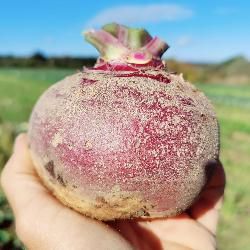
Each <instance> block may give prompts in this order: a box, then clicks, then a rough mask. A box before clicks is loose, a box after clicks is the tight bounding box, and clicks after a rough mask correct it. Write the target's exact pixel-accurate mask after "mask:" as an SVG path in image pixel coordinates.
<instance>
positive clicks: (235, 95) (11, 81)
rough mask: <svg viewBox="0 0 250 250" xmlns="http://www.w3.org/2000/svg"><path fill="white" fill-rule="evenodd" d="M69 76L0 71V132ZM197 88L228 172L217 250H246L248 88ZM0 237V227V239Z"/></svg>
mask: <svg viewBox="0 0 250 250" xmlns="http://www.w3.org/2000/svg"><path fill="white" fill-rule="evenodd" d="M73 72H74V70H63V69H0V125H1V121H2V123H3V122H4V123H5V125H2V130H3V128H5V129H6V131H7V130H8V131H9V130H11V129H13V130H14V132H13V133H12V134H11V136H10V137H11V139H10V140H12V136H13V135H14V134H15V133H16V131H17V130H18V129H20V126H18V124H20V123H23V122H26V121H27V120H28V117H29V114H30V112H31V109H32V106H33V104H34V103H35V101H36V100H37V98H38V96H39V95H40V94H41V93H42V92H43V91H44V90H45V89H46V88H47V87H48V86H49V85H50V84H52V83H53V82H55V81H57V80H59V79H61V78H62V77H64V76H66V75H68V74H71V73H73ZM197 86H198V88H200V89H201V90H203V91H204V92H205V93H206V94H207V96H208V97H209V98H210V99H211V100H212V101H213V103H214V104H215V107H216V111H217V114H218V118H219V121H220V126H221V160H222V162H223V164H224V167H225V169H226V176H227V187H226V195H225V203H224V207H223V210H222V216H221V220H220V225H219V230H218V249H221V250H248V249H250V237H249V232H250V195H249V194H250V185H249V181H250V85H242V86H232V85H230V86H229V85H222V84H197ZM13 124H14V125H13ZM1 138H4V132H1V127H0V139H1ZM6 140H8V139H6V138H5V141H4V143H5V146H2V148H3V149H2V150H5V151H6V150H7V149H6V148H10V146H8V147H7V146H6V143H7V144H8V143H9V144H11V142H6ZM0 143H1V142H0ZM0 150H1V145H0ZM0 154H1V152H0ZM6 154H7V153H6V152H5V155H6ZM5 158H6V157H5ZM5 158H3V159H5ZM0 164H1V163H0ZM0 213H1V210H0ZM0 227H1V224H0ZM1 237H2V236H1V229H0V241H1ZM0 248H1V245H0Z"/></svg>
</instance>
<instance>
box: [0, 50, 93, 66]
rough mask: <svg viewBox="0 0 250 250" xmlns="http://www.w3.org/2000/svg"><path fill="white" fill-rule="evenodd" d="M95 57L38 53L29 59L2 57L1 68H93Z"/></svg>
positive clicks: (0, 57)
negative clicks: (54, 55)
mask: <svg viewBox="0 0 250 250" xmlns="http://www.w3.org/2000/svg"><path fill="white" fill-rule="evenodd" d="M95 61H96V58H94V57H71V56H62V57H53V56H52V57H46V56H45V55H44V54H42V53H40V52H36V53H34V54H33V55H31V56H29V57H17V56H1V55H0V67H33V68H36V67H37V68H38V67H51V68H81V67H82V66H83V65H84V66H87V67H91V66H93V65H94V63H95Z"/></svg>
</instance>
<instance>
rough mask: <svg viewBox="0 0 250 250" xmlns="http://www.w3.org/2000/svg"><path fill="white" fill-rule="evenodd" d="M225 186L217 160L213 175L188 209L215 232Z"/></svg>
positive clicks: (194, 217)
mask: <svg viewBox="0 0 250 250" xmlns="http://www.w3.org/2000/svg"><path fill="white" fill-rule="evenodd" d="M224 188H225V173H224V170H223V167H222V165H221V163H220V162H219V163H218V164H217V165H216V166H215V169H214V173H213V176H212V177H211V179H210V180H209V182H208V183H207V185H206V188H205V189H204V190H203V191H202V193H201V196H200V198H199V200H198V201H197V202H196V203H195V204H194V205H193V206H192V207H191V208H190V209H189V211H188V212H189V215H190V216H191V217H192V218H193V219H195V220H196V221H197V222H199V223H200V224H201V225H202V226H204V227H205V228H207V229H208V230H209V231H210V232H211V233H213V234H215V233H216V228H217V224H218V218H219V210H220V208H221V206H222V203H223V194H224Z"/></svg>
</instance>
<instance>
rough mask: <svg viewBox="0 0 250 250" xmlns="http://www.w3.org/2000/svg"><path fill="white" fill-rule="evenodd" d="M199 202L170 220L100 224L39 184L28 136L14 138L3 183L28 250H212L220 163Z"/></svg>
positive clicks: (221, 182) (220, 183) (222, 179)
mask: <svg viewBox="0 0 250 250" xmlns="http://www.w3.org/2000/svg"><path fill="white" fill-rule="evenodd" d="M214 168H215V170H214V174H213V176H212V177H211V179H210V181H209V183H208V184H207V185H206V188H205V189H204V190H203V192H202V193H201V195H200V198H199V200H198V201H197V202H196V203H195V204H194V205H193V206H192V207H191V208H189V209H188V210H187V211H186V212H185V213H183V214H181V215H179V216H177V217H174V218H161V219H151V220H142V219H137V220H117V221H113V222H108V223H103V222H100V221H96V220H94V219H90V218H87V217H85V216H83V215H81V214H79V213H77V212H75V211H73V210H71V209H70V208H68V207H66V206H64V205H63V204H61V203H60V202H59V201H58V200H56V199H55V198H54V197H53V196H52V194H51V193H50V192H49V191H48V190H47V189H46V188H45V187H44V186H43V184H42V183H41V182H40V179H39V177H38V176H37V174H36V172H35V169H34V166H33V164H32V161H31V158H30V155H29V150H28V144H27V138H26V135H24V134H22V135H20V136H18V138H17V139H16V142H15V146H14V150H13V154H12V156H11V158H10V160H9V161H8V163H7V164H6V166H5V168H4V170H3V172H2V175H1V183H2V187H3V190H4V192H5V194H6V196H7V199H8V201H9V203H10V205H11V207H12V209H13V212H14V215H15V222H16V231H17V235H18V236H19V238H20V239H21V241H22V242H23V243H24V245H25V246H26V247H27V248H28V249H30V250H33V249H34V250H45V249H46V250H50V249H51V250H57V249H60V250H64V249H72V250H78V249H79V250H80V249H86V250H88V249H93V250H94V249H100V250H102V249H104V250H109V249H112V250H116V249H117V250H123V249H124V250H127V249H138V250H151V249H152V250H153V249H154V250H163V249H168V250H188V249H189V250H190V249H195V250H196V249H197V250H198V249H202V250H210V249H211V250H212V249H215V248H216V227H217V223H218V217H219V210H220V208H221V205H222V201H223V193H224V187H225V175H224V171H223V168H222V165H221V164H220V163H219V162H218V164H217V165H215V166H214Z"/></svg>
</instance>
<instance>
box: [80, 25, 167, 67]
mask: <svg viewBox="0 0 250 250" xmlns="http://www.w3.org/2000/svg"><path fill="white" fill-rule="evenodd" d="M84 36H85V39H86V40H87V41H88V42H89V43H91V44H92V45H94V46H95V47H96V49H97V50H98V51H99V52H100V57H101V59H102V60H103V61H106V62H112V61H115V62H124V63H134V64H146V63H148V62H149V61H151V60H152V59H157V60H160V59H161V56H162V55H163V53H164V52H165V51H166V50H167V49H168V45H167V44H166V43H165V42H164V41H162V40H161V39H160V38H158V37H154V38H152V37H151V36H150V34H149V33H148V32H147V31H146V30H145V29H138V28H128V27H127V26H124V25H120V24H116V23H110V24H106V25H105V26H103V27H102V29H101V30H89V31H87V32H85V33H84Z"/></svg>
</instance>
